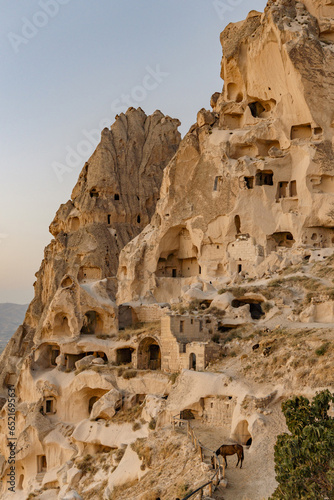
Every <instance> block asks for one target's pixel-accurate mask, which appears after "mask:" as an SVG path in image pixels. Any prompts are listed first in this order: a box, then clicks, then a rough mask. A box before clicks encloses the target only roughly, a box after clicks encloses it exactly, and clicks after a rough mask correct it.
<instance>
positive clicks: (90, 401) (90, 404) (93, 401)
mask: <svg viewBox="0 0 334 500" xmlns="http://www.w3.org/2000/svg"><path fill="white" fill-rule="evenodd" d="M99 399H100V398H99V397H97V396H93V397H92V398H90V400H89V402H88V413H89V414H91V411H92V409H93V406H94V404H95V403H96V401H98V400H99Z"/></svg>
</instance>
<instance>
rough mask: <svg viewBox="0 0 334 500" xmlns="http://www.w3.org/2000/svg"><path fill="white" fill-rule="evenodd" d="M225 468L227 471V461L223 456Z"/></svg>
mask: <svg viewBox="0 0 334 500" xmlns="http://www.w3.org/2000/svg"><path fill="white" fill-rule="evenodd" d="M224 458H225V468H226V469H227V460H226V455H225V457H224Z"/></svg>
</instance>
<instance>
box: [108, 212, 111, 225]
mask: <svg viewBox="0 0 334 500" xmlns="http://www.w3.org/2000/svg"><path fill="white" fill-rule="evenodd" d="M110 224H111V215H110V214H108V226H110Z"/></svg>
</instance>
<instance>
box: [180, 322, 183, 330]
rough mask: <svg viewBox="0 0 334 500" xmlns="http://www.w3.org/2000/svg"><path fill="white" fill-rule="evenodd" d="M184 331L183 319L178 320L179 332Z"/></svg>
mask: <svg viewBox="0 0 334 500" xmlns="http://www.w3.org/2000/svg"><path fill="white" fill-rule="evenodd" d="M183 332H184V321H180V333H183Z"/></svg>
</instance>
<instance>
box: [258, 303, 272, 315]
mask: <svg viewBox="0 0 334 500" xmlns="http://www.w3.org/2000/svg"><path fill="white" fill-rule="evenodd" d="M261 306H262V311H263V312H265V313H267V312H269V311H270V309H272V308H273V307H274V306H273V304H272V302H264V303H263V304H261Z"/></svg>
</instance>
